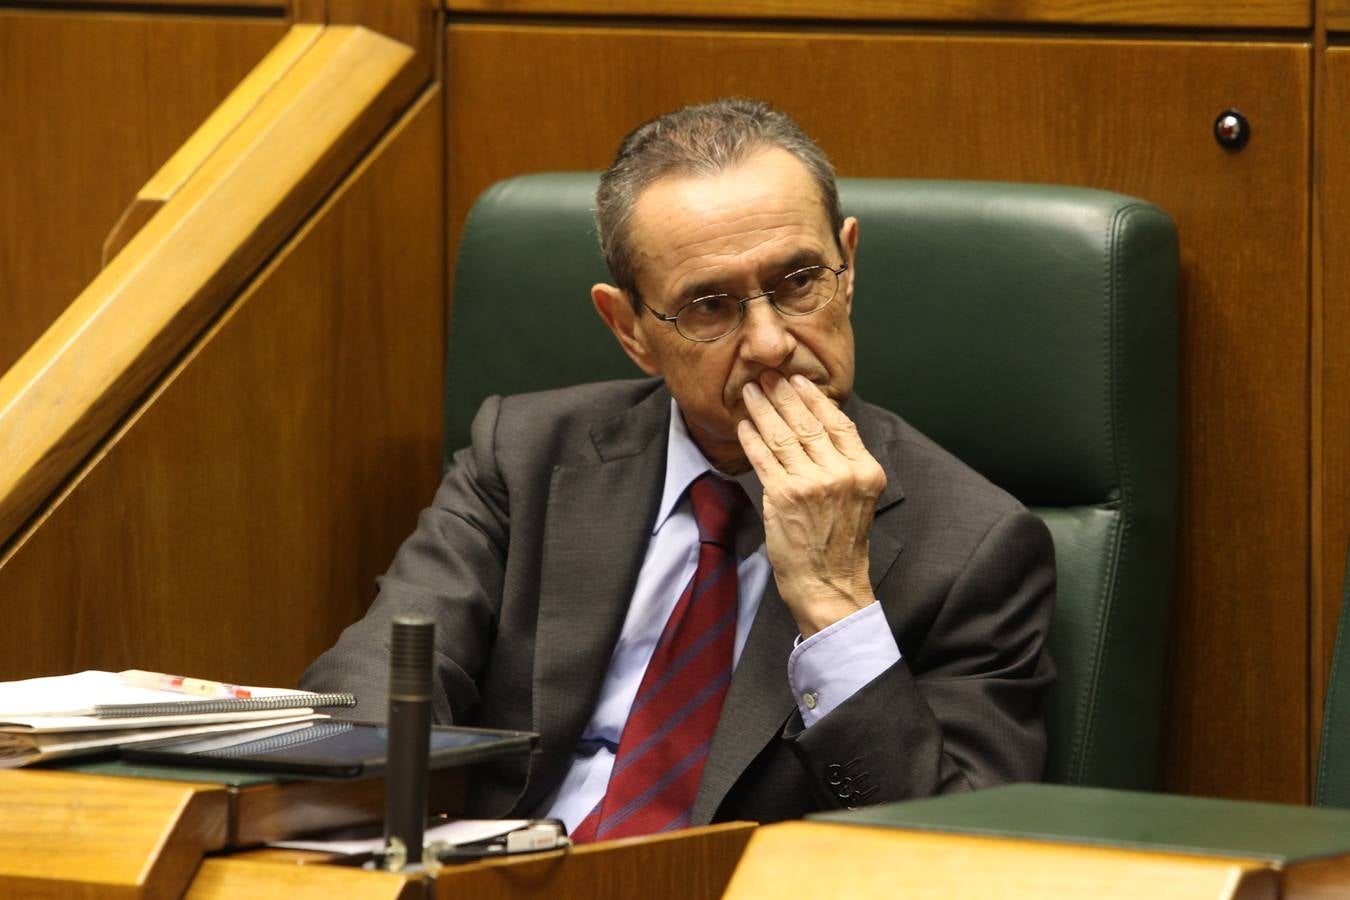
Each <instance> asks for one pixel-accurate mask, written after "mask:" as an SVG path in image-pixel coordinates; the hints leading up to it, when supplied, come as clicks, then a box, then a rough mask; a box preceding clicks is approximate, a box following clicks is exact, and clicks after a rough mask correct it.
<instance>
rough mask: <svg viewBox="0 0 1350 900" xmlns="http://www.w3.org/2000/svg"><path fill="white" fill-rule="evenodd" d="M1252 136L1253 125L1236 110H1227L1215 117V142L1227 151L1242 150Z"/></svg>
mask: <svg viewBox="0 0 1350 900" xmlns="http://www.w3.org/2000/svg"><path fill="white" fill-rule="evenodd" d="M1251 136H1252V126H1251V123H1250V122H1248V121H1247V117H1246V116H1244V115H1243V114H1242V113H1240V112H1238V111H1237V110H1236V109H1225V110H1224V111H1223V112H1221V113H1219V114H1218V115H1217V116H1215V117H1214V140H1216V141H1218V142H1219V146H1220V147H1223V148H1224V149H1225V150H1241V149H1242V148H1243V147H1245V146H1247V141H1248V140H1249V139H1250V138H1251Z"/></svg>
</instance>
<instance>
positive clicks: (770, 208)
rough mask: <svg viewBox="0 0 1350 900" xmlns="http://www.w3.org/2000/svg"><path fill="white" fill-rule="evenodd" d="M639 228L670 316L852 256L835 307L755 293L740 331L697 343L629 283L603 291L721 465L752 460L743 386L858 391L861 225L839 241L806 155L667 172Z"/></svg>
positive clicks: (836, 393) (659, 302) (651, 280)
mask: <svg viewBox="0 0 1350 900" xmlns="http://www.w3.org/2000/svg"><path fill="white" fill-rule="evenodd" d="M630 233H631V239H632V243H633V248H634V250H635V251H636V259H637V272H638V277H637V282H638V290H639V291H640V293H641V295H642V299H643V300H644V301H646V303H647V304H648V305H650V306H651V307H652V308H653V309H655V310H658V311H659V312H662V313H665V314H667V315H673V314H674V313H675V312H676V311H677V310H679V308H680V307H681V306H682V305H684V304H685V303H688V302H689V301H690V300H693V299H696V298H698V297H703V296H707V295H709V294H719V293H725V294H730V295H731V296H733V297H748V296H751V295H753V294H758V293H759V292H761V291H764V290H769V289H772V288H773V287H774V285H775V284H777V282H778V280H779V279H780V278H782V276H784V275H786V274H788V273H789V272H792V271H795V270H796V269H800V268H802V267H803V266H809V265H826V266H829V267H831V268H838V266H839V265H840V264H841V263H844V262H847V263H849V269H848V271H846V272H845V273H844V274H843V275H842V276H840V279H839V291H838V293H837V294H836V295H835V298H834V300H833V302H831V303H830V305H828V306H826V307H825V308H824V309H822V310H819V311H817V312H815V313H812V314H811V315H807V316H784V315H782V314H780V313H779V312H778V311H777V310H775V309H774V308H773V307H772V306H771V305H770V304H769V302H768V301H767V300H766V299H756V300H751V301H750V302H749V304H747V305H746V308H745V318H744V320H742V322H741V325H740V327H739V328H738V329H736V330H735V331H733V332H732V333H731V334H729V335H727V336H726V337H723V338H720V339H718V340H716V341H711V342H708V343H698V342H694V341H689V340H686V339H685V338H684V337H682V336H681V335H680V334H679V332H677V331H676V330H675V326H674V325H673V324H672V323H669V322H664V321H661V320H660V319H657V318H656V317H655V316H652V315H651V314H649V313H647V312H646V311H645V310H643V311H642V312H640V313H634V311H633V310H632V307H631V304H630V303H629V298H628V296H627V295H626V294H624V293H623V292H621V291H619V290H618V289H617V288H613V287H610V286H608V285H597V286H596V287H595V289H594V290H593V291H592V296H593V298H594V299H595V302H596V306H597V308H598V309H599V311H600V314H601V316H602V317H603V318H604V319H605V321H606V323H607V324H609V326H610V328H611V329H613V330H614V331H615V334H616V335H617V336H618V337H619V341H620V343H621V344H623V346H624V349H625V350H626V351H627V352H628V354H629V356H631V357H632V358H633V360H634V361H635V362H636V363H637V364H638V365H639V366H640V367H641V368H642V369H643V370H644V371H645V372H647V373H648V374H649V375H660V376H662V377H664V378H665V381H666V384H667V385H668V386H669V387H670V391H671V393H672V394H673V395H674V396H675V400H676V401H677V402H678V403H679V405H680V409H681V411H682V412H683V413H684V418H685V422H686V424H687V425H688V426H689V432H690V434H691V436H692V437H693V438H694V440H695V442H696V443H697V444H698V445H699V447H700V448H701V449H702V450H703V453H704V455H705V456H707V457H708V459H709V460H710V461H712V462H713V463H714V464H715V465H718V466H719V467H720V468H724V469H727V470H729V471H737V470H740V469H743V468H744V467H745V462H744V454H743V452H742V451H741V447H740V442H739V441H738V440H737V438H736V423H737V422H738V421H739V420H741V419H743V418H746V412H745V405H744V403H743V402H742V400H741V388H742V387H743V386H744V385H745V384H746V383H747V382H749V381H752V380H757V379H759V377H760V376H761V375H763V374H764V373H766V372H769V371H776V372H778V373H780V374H781V375H782V376H784V377H787V376H789V375H794V374H800V375H803V376H805V377H806V378H808V379H810V380H811V381H813V382H815V383H816V384H817V385H819V387H820V389H821V390H822V391H823V392H824V393H825V394H826V396H828V397H830V398H831V399H832V400H834V401H835V402H836V403H840V404H842V403H843V402H844V401H845V400H846V399H848V396H849V394H850V393H851V392H852V390H853V328H852V325H851V323H850V321H849V313H850V311H851V308H852V303H853V255H854V250H855V248H856V246H857V222H856V221H855V220H853V219H849V220H848V221H846V222H845V223H844V228H843V231H842V233H841V237H840V241H839V242H838V243H836V240H835V236H834V235H833V234H831V232H830V220H829V217H828V215H826V212H825V209H824V205H823V204H822V202H821V199H820V193H819V191H818V190H817V189H816V185H815V182H814V180H813V179H812V178H811V175H810V173H809V172H808V171H807V169H806V167H805V166H804V165H803V164H802V163H801V162H800V161H798V160H797V159H796V158H795V157H793V156H792V155H791V154H789V153H787V152H786V151H783V150H779V149H776V148H775V149H770V150H764V151H761V152H760V153H758V154H756V155H754V156H752V157H751V158H749V159H747V160H746V161H745V162H744V163H743V164H741V165H739V166H737V167H735V168H732V169H728V170H726V171H724V172H722V173H720V174H718V175H714V176H676V177H670V178H665V179H662V180H661V181H658V182H656V183H655V184H653V185H651V186H650V187H648V188H647V189H646V190H645V191H643V192H642V194H640V195H639V197H638V200H637V203H636V205H635V207H634V210H633V214H632V218H631V232H630ZM840 244H842V245H843V248H844V254H843V258H841V256H840V250H839V245H840Z"/></svg>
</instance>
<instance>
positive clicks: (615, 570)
mask: <svg viewBox="0 0 1350 900" xmlns="http://www.w3.org/2000/svg"><path fill="white" fill-rule="evenodd" d="M669 409H670V395H669V393H667V392H666V391H665V390H664V389H661V390H657V391H656V392H655V393H653V394H652V396H650V397H648V398H647V399H645V400H644V401H642V402H641V403H640V404H638V405H637V406H635V407H633V408H632V409H631V410H628V411H626V412H624V413H622V414H620V415H619V416H616V417H615V418H613V419H607V420H604V421H601V422H599V423H597V424H596V425H595V426H594V427H593V428H592V431H591V436H592V441H593V443H594V444H595V448H596V452H597V454H598V456H599V462H585V463H582V464H576V465H560V466H557V467H556V468H555V469H554V470H553V476H552V480H551V482H550V486H549V498H548V513H547V525H546V528H545V532H544V533H545V540H544V550H543V557H542V560H541V571H540V595H539V624H538V630H537V635H536V641H535V664H534V679H533V687H534V691H533V693H534V703H533V715H534V725H535V729H536V730H537V731H538V732H539V734H540V735H541V738H540V746H539V751H540V754H539V757H538V764H539V766H540V771H539V772H537V773H535V775H534V776H533V777H532V780H534V781H535V783H536V784H551V783H553V781H554V780H556V778H557V777H559V776H560V775H561V774H562V771H563V768H564V767H565V765H566V763H567V760H568V759H569V758H570V757H571V753H572V750H573V747H574V746H575V745H576V742H577V740H578V738H580V736H581V733H582V731H583V729H584V728H585V727H586V722H587V721H589V719H590V716H591V712H592V710H593V709H594V708H595V701H596V698H597V697H598V696H599V694H600V687H601V685H602V684H603V682H604V678H605V673H606V672H607V671H608V670H609V660H610V656H611V654H612V653H613V650H614V645H615V643H616V642H617V641H618V638H619V632H620V630H621V628H622V627H623V620H624V616H625V614H626V613H627V609H628V602H629V599H630V597H631V594H632V590H633V585H634V584H635V583H636V580H637V574H638V570H639V568H640V567H641V565H642V559H643V555H644V553H645V551H646V547H647V539H648V536H649V535H650V534H651V528H652V522H653V521H654V519H655V517H656V508H657V504H658V503H659V501H660V496H661V486H662V482H663V479H664V473H665V463H666V440H665V435H666V429H667V425H668V419H669Z"/></svg>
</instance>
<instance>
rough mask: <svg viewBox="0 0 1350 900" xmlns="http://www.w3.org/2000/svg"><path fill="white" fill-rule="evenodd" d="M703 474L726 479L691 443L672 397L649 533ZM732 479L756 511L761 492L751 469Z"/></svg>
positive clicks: (691, 440)
mask: <svg viewBox="0 0 1350 900" xmlns="http://www.w3.org/2000/svg"><path fill="white" fill-rule="evenodd" d="M704 472H712V473H713V474H715V475H717V476H719V477H722V478H726V477H727V476H725V475H723V474H722V473H721V472H718V471H717V470H716V469H715V468H713V465H712V463H710V462H708V458H707V457H706V456H704V455H703V451H702V450H700V449H698V444H695V443H694V439H693V438H692V437H690V436H689V429H688V428H687V427H686V426H685V424H684V416H683V415H682V414H681V413H680V407H679V404H677V403H676V402H675V398H674V397H672V398H671V400H670V434H669V436H668V438H667V440H666V483H665V486H664V488H663V489H662V491H661V505H660V506H658V507H657V508H656V521H655V523H653V525H652V534H656V533H657V532H658V531H660V530H661V526H663V525H665V524H666V519H668V518H670V514H671V513H673V512H674V511H675V507H676V506H678V505H679V503H680V499H681V498H682V497H683V496H684V492H685V491H686V490H687V489H688V488H689V485H691V484H693V483H694V479H696V478H698V477H699V476H700V475H702V474H703V473H704ZM733 480H734V481H735V482H736V483H738V484H739V485H740V486H741V487H742V488H744V489H745V493H746V495H747V496H748V497H749V498H750V502H751V504H753V505H754V507H755V511H756V512H759V507H760V503H761V502H762V499H761V498H762V494H763V489H762V488H761V487H760V484H759V477H758V476H757V475H756V474H755V470H754V469H750V470H749V471H747V472H746V473H745V474H743V475H737V476H735V478H734V479H733Z"/></svg>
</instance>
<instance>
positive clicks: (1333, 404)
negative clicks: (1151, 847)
mask: <svg viewBox="0 0 1350 900" xmlns="http://www.w3.org/2000/svg"><path fill="white" fill-rule="evenodd" d="M1328 12H1329V11H1328ZM1323 72H1324V82H1323V92H1324V93H1323V97H1322V99H1321V109H1322V110H1323V114H1322V115H1321V116H1320V117H1319V121H1320V122H1321V123H1322V124H1321V125H1320V126H1319V127H1320V128H1321V129H1322V130H1321V133H1320V134H1319V139H1318V159H1317V185H1318V188H1319V196H1320V203H1319V208H1318V219H1319V221H1318V228H1319V232H1320V234H1319V236H1320V247H1319V250H1320V253H1319V255H1318V259H1317V260H1316V264H1318V265H1320V266H1321V277H1320V278H1319V285H1318V287H1319V292H1318V293H1319V296H1318V298H1317V301H1318V303H1317V305H1316V306H1315V314H1316V315H1317V316H1318V317H1319V319H1320V321H1319V324H1320V329H1319V330H1318V333H1317V339H1318V342H1319V345H1320V346H1319V348H1318V349H1319V353H1318V364H1317V365H1316V366H1315V367H1314V369H1313V372H1314V377H1318V378H1320V379H1321V383H1320V385H1319V388H1320V390H1319V391H1318V392H1317V393H1315V394H1314V398H1315V405H1314V407H1313V415H1314V416H1318V417H1320V422H1319V423H1317V426H1318V427H1317V428H1316V430H1315V431H1314V435H1315V437H1316V440H1315V441H1314V444H1313V453H1314V454H1315V461H1316V463H1317V465H1316V468H1315V470H1314V471H1315V472H1316V479H1315V481H1314V483H1313V491H1314V493H1315V495H1316V496H1317V498H1318V500H1319V503H1318V505H1317V506H1316V507H1315V509H1314V515H1315V520H1314V523H1313V526H1314V534H1315V536H1316V539H1317V553H1316V554H1315V556H1314V564H1315V565H1316V566H1317V570H1316V575H1317V582H1318V583H1317V592H1316V594H1315V595H1314V597H1313V617H1314V631H1313V634H1314V636H1315V638H1316V640H1315V642H1314V644H1313V652H1314V653H1316V654H1317V656H1318V658H1317V660H1316V663H1317V665H1316V666H1315V667H1314V674H1315V677H1314V679H1313V683H1312V703H1313V711H1314V712H1315V713H1316V714H1317V715H1316V716H1315V721H1314V725H1315V726H1317V727H1320V725H1321V715H1320V713H1321V710H1322V706H1323V704H1324V703H1325V699H1326V679H1327V678H1328V677H1329V675H1330V673H1331V661H1332V655H1333V652H1334V649H1335V640H1336V628H1337V621H1338V618H1339V616H1340V611H1341V602H1342V601H1341V598H1342V592H1343V591H1344V589H1345V578H1346V554H1347V552H1348V551H1350V290H1348V289H1347V285H1350V121H1348V120H1347V118H1346V115H1345V111H1346V109H1348V108H1350V49H1346V48H1333V49H1330V50H1327V51H1326V55H1325V59H1324V68H1323ZM1346 639H1347V640H1350V635H1347V636H1346ZM1342 664H1343V665H1344V663H1342Z"/></svg>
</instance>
